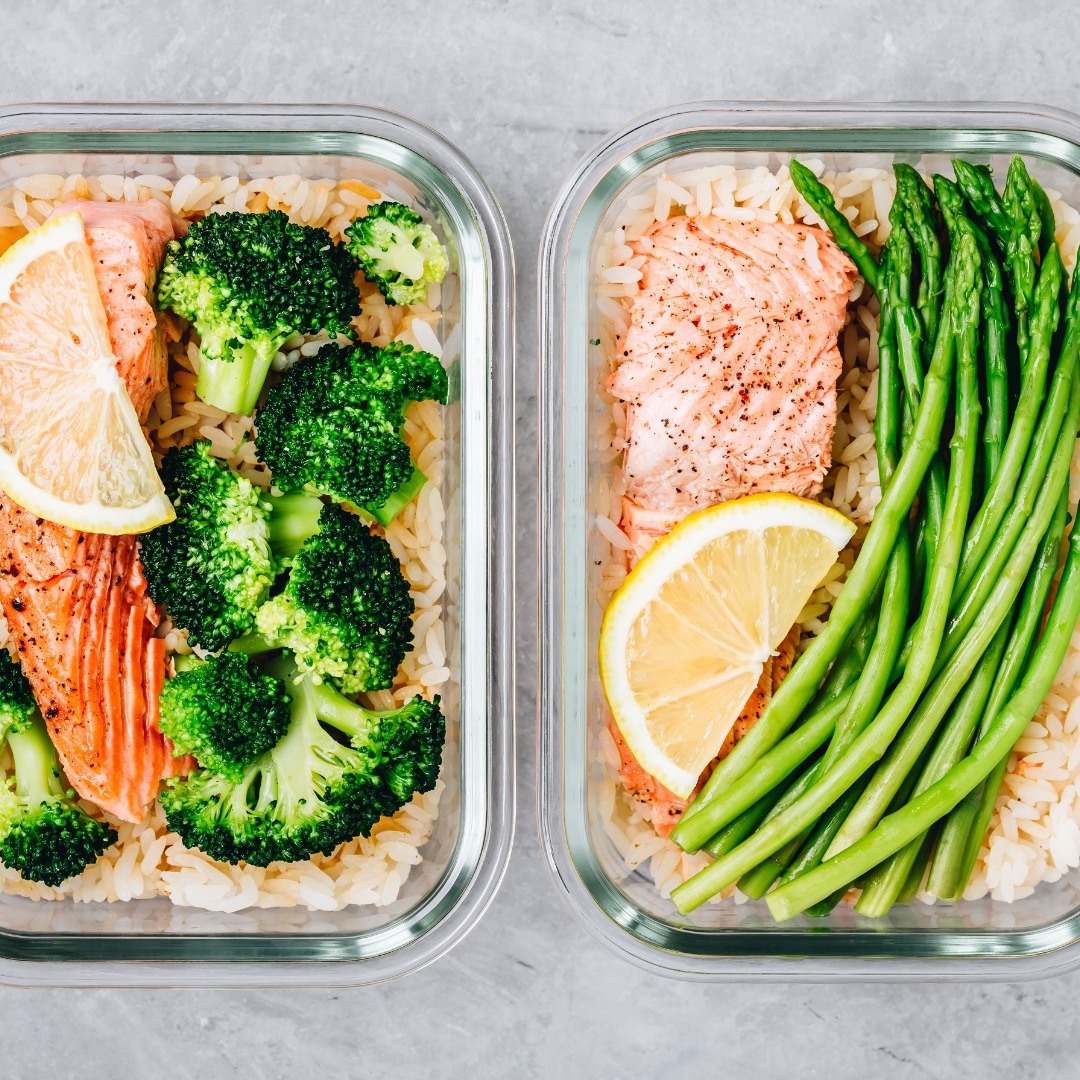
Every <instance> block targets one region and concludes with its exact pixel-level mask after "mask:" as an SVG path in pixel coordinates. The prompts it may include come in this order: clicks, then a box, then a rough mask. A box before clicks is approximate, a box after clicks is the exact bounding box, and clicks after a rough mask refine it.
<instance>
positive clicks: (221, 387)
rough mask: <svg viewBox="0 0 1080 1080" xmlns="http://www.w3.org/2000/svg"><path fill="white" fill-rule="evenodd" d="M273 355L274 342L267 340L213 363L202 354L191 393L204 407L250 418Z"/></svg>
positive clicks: (254, 343)
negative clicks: (204, 404)
mask: <svg viewBox="0 0 1080 1080" xmlns="http://www.w3.org/2000/svg"><path fill="white" fill-rule="evenodd" d="M277 351H278V342H277V340H276V339H270V340H260V341H258V342H246V343H245V344H243V345H241V346H240V348H238V349H236V350H235V351H233V352H232V353H231V355H229V356H228V357H227V358H224V357H223V358H221V359H214V358H211V357H208V356H206V355H205V354H203V355H202V356H200V358H199V379H198V382H197V383H196V384H195V393H197V394H198V395H199V397H200V398H202V400H203V401H205V402H206V404H207V405H214V406H216V407H217V408H219V409H224V410H225V411H226V412H230V413H240V415H241V416H250V415H251V414H252V413H253V412H254V411H255V406H256V404H257V403H258V400H259V394H260V392H261V391H262V387H263V383H264V382H266V376H267V375H268V374H269V373H270V363H271V361H272V360H273V359H274V357H275V355H277Z"/></svg>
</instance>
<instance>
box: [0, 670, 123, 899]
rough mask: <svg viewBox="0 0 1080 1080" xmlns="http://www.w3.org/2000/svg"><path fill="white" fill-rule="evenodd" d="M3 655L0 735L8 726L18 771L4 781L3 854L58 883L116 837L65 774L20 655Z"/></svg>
mask: <svg viewBox="0 0 1080 1080" xmlns="http://www.w3.org/2000/svg"><path fill="white" fill-rule="evenodd" d="M0 652H2V653H3V655H2V656H0V741H2V736H3V733H4V732H5V731H6V737H7V744H8V747H9V748H10V750H11V756H12V759H13V761H14V763H15V771H14V776H13V777H9V778H8V779H7V780H6V781H4V782H0V860H3V863H4V865H5V866H9V867H11V869H12V870H18V871H19V873H20V874H21V875H22V876H23V877H24V878H26V880H27V881H40V882H41V883H42V884H43V885H49V886H52V887H54V888H55V887H56V886H58V885H61V884H63V883H64V882H65V881H67V879H68V878H70V877H75V876H76V875H77V874H81V873H82V872H83V871H84V870H85V869H86V868H87V866H89V865H90V864H91V863H92V862H94V861H95V860H96V859H97V857H98V856H99V855H100V854H102V852H104V851H105V849H106V848H107V847H109V846H110V845H111V844H113V843H115V841H116V835H117V834H116V830H115V829H114V828H113V827H112V826H111V825H109V824H107V823H105V822H103V821H98V820H96V819H95V818H92V817H90V815H89V814H87V813H86V812H85V811H84V810H83V809H82V808H81V807H80V806H79V805H78V803H77V802H76V801H75V792H74V791H72V790H70V789H69V788H68V787H66V786H65V785H64V784H63V782H62V780H61V776H60V762H59V760H58V759H57V756H56V750H55V748H54V747H53V744H52V741H51V740H50V739H49V732H48V729H47V728H46V727H45V721H44V720H43V719H42V717H41V714H40V713H39V712H38V710H37V705H36V703H35V701H34V695H33V692H32V691H31V689H30V684H29V682H28V681H27V680H26V678H25V677H24V676H23V674H22V671H21V670H20V668H19V664H18V662H17V661H15V660H12V659H11V657H10V656H9V655H8V653H7V652H6V651H5V650H0Z"/></svg>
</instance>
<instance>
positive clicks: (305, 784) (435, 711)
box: [161, 668, 446, 866]
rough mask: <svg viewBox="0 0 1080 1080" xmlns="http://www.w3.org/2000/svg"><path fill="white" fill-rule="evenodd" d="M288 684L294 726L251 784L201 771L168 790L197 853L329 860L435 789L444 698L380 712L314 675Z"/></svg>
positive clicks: (264, 758)
mask: <svg viewBox="0 0 1080 1080" xmlns="http://www.w3.org/2000/svg"><path fill="white" fill-rule="evenodd" d="M278 670H280V668H279V669H278ZM293 672H294V673H295V668H294V669H293ZM286 685H287V686H288V688H289V690H290V692H291V693H292V705H291V719H290V723H289V729H288V731H287V732H286V733H285V736H284V738H282V740H281V741H280V742H279V743H278V744H277V745H276V746H275V747H274V748H273V749H272V750H270V751H268V752H267V753H265V754H263V755H261V756H260V757H259V758H257V759H256V760H255V761H254V762H253V763H252V764H251V765H250V766H249V767H248V768H247V770H246V771H245V772H244V775H243V777H242V778H241V779H239V780H237V781H231V780H229V779H228V778H226V777H224V776H219V775H216V774H214V773H212V772H210V771H209V770H208V769H200V770H198V771H196V772H194V773H191V774H190V775H188V776H187V777H182V778H179V777H178V778H174V779H172V780H170V781H169V782H168V784H167V785H166V787H165V789H164V790H163V792H162V795H161V803H162V805H163V807H164V808H165V815H166V817H167V819H168V822H169V827H170V828H171V829H173V830H175V831H176V832H177V833H178V834H179V835H180V837H181V839H182V840H183V841H184V843H185V844H186V845H187V846H188V847H194V848H199V849H200V850H201V851H203V852H205V853H206V854H207V855H209V856H210V857H211V858H214V859H221V860H223V861H225V862H230V863H237V862H246V863H251V864H253V865H256V866H266V865H268V864H269V863H272V862H296V861H298V860H300V859H306V858H308V857H310V856H311V855H314V854H315V853H316V852H322V853H323V854H327V855H328V854H330V853H331V852H332V851H333V850H334V848H336V847H337V846H338V845H339V844H342V843H344V842H345V841H347V840H351V839H353V838H354V837H357V836H365V835H367V834H368V833H369V832H370V831H371V828H372V826H373V825H374V824H375V823H376V822H377V821H378V820H379V819H380V818H381V817H383V816H385V815H389V814H393V813H394V812H395V811H397V810H398V809H399V808H400V807H401V806H403V805H404V804H405V803H406V802H408V801H409V799H410V798H412V795H413V793H414V792H417V791H420V792H423V791H429V790H430V789H431V788H432V787H433V786H434V784H435V781H436V779H437V778H438V775H439V765H440V762H441V758H442V744H443V740H444V738H445V734H446V728H445V721H444V720H443V716H442V712H441V710H440V708H439V699H438V698H436V699H435V700H434V701H431V702H429V701H425V700H424V699H423V698H421V697H415V698H413V699H412V701H410V702H408V703H407V704H406V705H404V706H402V707H401V708H400V709H395V710H392V711H389V712H372V711H370V710H368V709H364V708H362V707H361V706H359V705H357V704H355V703H354V702H352V701H350V700H349V699H348V698H346V697H343V696H342V695H341V694H339V693H338V692H337V691H336V690H334V689H333V688H332V687H331V686H329V685H327V684H326V683H322V684H316V683H315V682H314V681H313V680H312V679H311V678H310V677H307V676H304V677H301V678H298V679H297V678H296V677H295V674H293V675H289V676H286ZM342 739H344V740H347V742H343V741H341V740H342Z"/></svg>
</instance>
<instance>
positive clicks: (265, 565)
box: [141, 442, 322, 651]
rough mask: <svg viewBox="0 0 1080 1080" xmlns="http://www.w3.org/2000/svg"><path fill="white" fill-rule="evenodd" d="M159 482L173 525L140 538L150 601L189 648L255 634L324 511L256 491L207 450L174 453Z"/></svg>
mask: <svg viewBox="0 0 1080 1080" xmlns="http://www.w3.org/2000/svg"><path fill="white" fill-rule="evenodd" d="M161 478H162V482H163V483H164V485H165V490H166V491H167V492H168V495H169V498H170V499H171V500H172V503H173V507H174V508H175V510H176V520H175V521H171V522H169V523H168V524H167V525H162V526H160V527H159V528H157V529H154V530H153V531H152V532H149V533H146V534H145V535H144V536H143V537H142V538H141V557H142V563H143V569H144V572H145V573H146V580H147V582H148V584H149V591H150V595H151V597H152V598H153V599H154V601H155V603H158V604H161V605H162V606H163V607H164V608H165V610H166V611H167V612H168V613H169V616H170V617H171V618H172V619H173V620H174V621H175V622H176V624H177V625H178V626H180V627H182V628H184V629H186V630H187V631H188V636H189V637H190V639H191V641H192V642H194V643H195V644H196V645H199V646H201V647H202V648H204V649H209V650H211V651H216V650H218V649H221V648H223V647H224V646H226V645H228V643H229V642H230V641H232V640H233V639H234V638H237V637H240V636H241V635H242V634H245V633H247V632H248V631H249V630H250V629H251V628H252V626H253V625H254V620H255V611H256V610H257V609H258V607H259V605H260V604H261V603H262V602H263V601H264V600H265V599H266V597H267V595H268V594H269V591H270V586H271V584H272V583H273V581H274V578H275V577H276V575H277V574H278V573H279V572H280V570H281V569H282V566H283V564H284V562H285V561H286V560H288V559H289V558H291V557H292V556H293V555H295V554H296V552H297V551H298V550H299V549H300V545H301V544H302V543H303V542H304V540H306V539H307V538H308V537H309V536H311V535H312V534H313V533H314V532H315V530H316V529H317V528H318V521H319V513H320V511H321V510H322V503H321V502H320V501H319V499H317V498H314V497H313V496H310V495H305V494H304V493H302V492H298V493H294V494H291V495H283V496H277V497H274V496H271V495H267V494H266V493H265V492H262V491H259V489H258V488H256V487H255V486H254V485H253V484H252V483H251V482H250V481H249V480H246V479H244V478H243V477H241V476H239V475H237V474H236V473H235V472H233V471H232V470H231V469H229V468H228V466H226V465H225V464H224V463H223V462H220V461H218V460H217V459H215V458H214V457H213V456H211V453H210V444H209V443H208V442H198V443H193V444H192V445H191V446H185V447H183V448H182V449H177V448H174V449H172V450H170V451H169V452H168V453H167V454H166V455H165V460H164V461H163V462H162V465H161Z"/></svg>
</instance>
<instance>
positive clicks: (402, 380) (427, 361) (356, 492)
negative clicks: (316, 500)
mask: <svg viewBox="0 0 1080 1080" xmlns="http://www.w3.org/2000/svg"><path fill="white" fill-rule="evenodd" d="M447 391H448V387H447V378H446V371H445V370H444V369H443V366H442V364H440V363H439V361H438V359H437V358H436V357H434V356H432V355H431V353H426V352H421V351H419V350H416V349H413V348H412V346H410V345H404V344H401V343H400V342H394V343H392V344H390V345H387V346H386V347H385V348H383V349H377V348H375V347H374V346H372V345H367V344H358V345H354V346H350V347H347V348H340V347H338V346H337V345H326V346H324V347H323V348H321V349H320V350H319V351H318V353H316V354H315V356H313V357H310V358H308V359H305V360H300V361H298V362H297V363H295V364H293V366H292V367H291V368H289V370H288V371H287V372H286V373H285V377H284V378H283V379H282V380H281V382H279V383H278V384H277V385H276V386H273V387H272V388H271V389H270V392H269V393H268V395H267V398H266V403H265V404H264V405H263V407H262V408H261V409H260V410H259V414H258V417H257V418H256V428H257V430H256V435H255V445H256V447H257V448H258V451H259V454H260V456H261V458H262V460H263V461H265V462H266V464H267V465H268V466H269V467H270V471H271V473H272V474H273V477H274V482H275V483H276V484H277V485H278V486H279V487H280V488H282V490H287V489H291V488H302V487H306V488H307V489H308V490H310V491H314V492H317V493H319V494H321V495H328V496H329V497H330V498H332V499H333V500H334V501H335V502H347V503H351V504H352V505H354V506H357V507H360V508H363V509H364V510H366V511H367V512H368V513H370V514H371V515H372V516H373V517H375V518H376V519H377V520H378V521H379V522H380V523H381V524H383V525H388V524H389V523H390V522H391V521H392V520H393V519H394V516H395V515H396V513H397V512H398V511H400V510H401V509H402V507H404V506H405V505H407V504H408V502H409V501H410V500H411V499H412V498H413V497H414V496H415V494H416V492H417V491H419V489H420V486H421V485H422V484H423V482H424V477H423V475H422V474H421V473H419V472H418V470H417V469H416V468H415V466H414V465H413V461H412V457H411V456H410V454H409V448H408V446H407V445H406V444H405V441H404V439H403V438H402V427H403V424H404V414H405V407H406V405H407V404H408V403H409V402H410V401H427V400H434V401H438V402H440V403H442V404H445V403H446V397H447Z"/></svg>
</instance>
